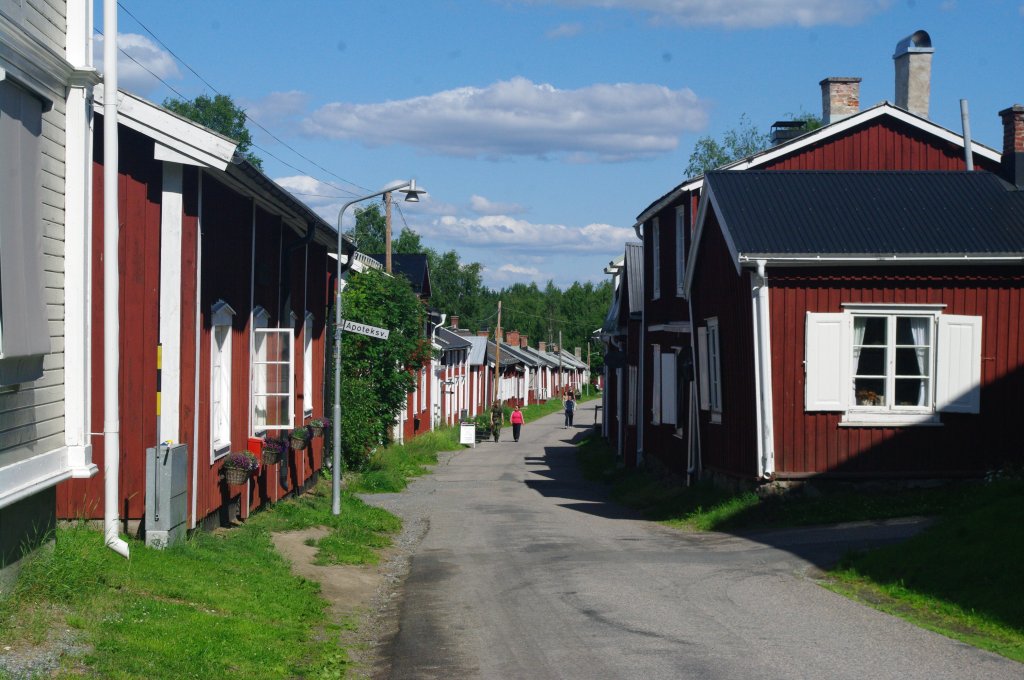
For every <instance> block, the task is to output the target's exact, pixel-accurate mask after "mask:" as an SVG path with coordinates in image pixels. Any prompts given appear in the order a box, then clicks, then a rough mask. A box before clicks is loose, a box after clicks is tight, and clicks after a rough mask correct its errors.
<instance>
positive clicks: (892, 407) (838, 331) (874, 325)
mask: <svg viewBox="0 0 1024 680" xmlns="http://www.w3.org/2000/svg"><path fill="white" fill-rule="evenodd" d="M944 308H945V305H942V304H935V305H886V304H880V305H879V304H844V305H843V311H842V312H832V313H814V312H808V313H807V319H806V340H805V342H806V344H805V394H804V408H805V410H806V411H808V412H840V413H842V414H843V418H842V421H841V422H840V425H842V426H848V427H858V426H860V427H870V426H874V427H879V426H881V427H892V426H910V425H941V420H940V417H939V414H940V413H979V412H980V410H981V339H982V338H981V335H982V319H981V317H980V316H962V315H956V314H944V313H943V310H944ZM861 357H866V358H867V363H868V365H869V366H870V367H869V368H865V367H864V363H865V361H864V360H862V358H861ZM901 394H902V397H901ZM907 395H910V396H909V397H908V396H907Z"/></svg>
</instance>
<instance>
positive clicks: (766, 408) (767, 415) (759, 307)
mask: <svg viewBox="0 0 1024 680" xmlns="http://www.w3.org/2000/svg"><path fill="white" fill-rule="evenodd" d="M766 264H767V262H766V261H765V260H758V261H757V277H758V279H760V280H759V281H758V285H757V297H756V298H755V308H756V314H757V318H756V326H755V331H756V333H757V353H758V355H759V361H758V362H757V399H758V401H759V402H760V404H759V406H760V410H759V413H758V416H759V418H760V420H761V433H760V434H761V446H760V449H761V460H760V464H759V465H758V467H759V468H760V473H761V477H762V478H764V479H771V477H772V476H773V475H774V474H775V449H774V436H773V434H772V385H771V380H772V371H771V349H770V346H769V343H768V279H767V278H766V276H765V265H766Z"/></svg>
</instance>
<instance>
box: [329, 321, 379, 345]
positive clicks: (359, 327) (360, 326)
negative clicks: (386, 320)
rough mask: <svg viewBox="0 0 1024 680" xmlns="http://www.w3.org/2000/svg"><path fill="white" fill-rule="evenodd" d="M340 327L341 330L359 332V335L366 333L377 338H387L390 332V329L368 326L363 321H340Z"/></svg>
mask: <svg viewBox="0 0 1024 680" xmlns="http://www.w3.org/2000/svg"><path fill="white" fill-rule="evenodd" d="M341 329H342V330H343V331H349V332H352V333H359V334H360V335H368V336H370V337H371V338H377V339H378V340H387V339H388V336H389V335H390V334H391V331H389V330H388V329H386V328H377V327H376V326H368V325H366V324H365V323H357V322H355V321H342V322H341Z"/></svg>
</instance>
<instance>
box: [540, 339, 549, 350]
mask: <svg viewBox="0 0 1024 680" xmlns="http://www.w3.org/2000/svg"><path fill="white" fill-rule="evenodd" d="M537 351H538V352H547V351H548V343H546V342H544V341H543V340H541V341H540V342H538V343H537Z"/></svg>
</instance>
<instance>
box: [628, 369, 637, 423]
mask: <svg viewBox="0 0 1024 680" xmlns="http://www.w3.org/2000/svg"><path fill="white" fill-rule="evenodd" d="M628 381H629V385H628V387H627V390H626V392H627V399H626V424H627V425H636V399H637V370H636V366H630V367H629V371H628Z"/></svg>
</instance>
